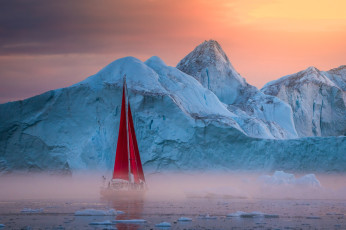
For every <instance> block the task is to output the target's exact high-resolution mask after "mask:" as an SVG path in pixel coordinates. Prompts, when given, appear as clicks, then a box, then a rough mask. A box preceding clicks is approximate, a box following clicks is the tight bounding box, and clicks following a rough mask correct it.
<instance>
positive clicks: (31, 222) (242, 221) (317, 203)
mask: <svg viewBox="0 0 346 230" xmlns="http://www.w3.org/2000/svg"><path fill="white" fill-rule="evenodd" d="M23 208H31V209H39V208H43V213H30V214H24V213H21V210H22V209H23ZM90 208H93V209H110V208H114V209H116V210H121V211H124V212H125V214H120V215H117V216H115V217H111V216H74V212H75V211H77V210H82V209H90ZM236 211H245V212H252V211H260V212H263V213H268V214H277V215H279V217H278V218H256V217H255V218H240V217H231V218H230V217H226V215H227V214H229V213H234V212H236ZM207 213H208V214H210V215H212V216H216V217H217V218H216V219H209V220H207V219H201V218H200V216H199V215H205V214H207ZM345 215H346V201H345V200H306V199H305V200H259V199H206V198H192V199H191V198H190V199H180V200H165V201H162V200H161V201H157V200H150V199H142V200H122V201H101V200H64V201H62V200H56V201H48V200H22V201H3V202H0V223H1V224H4V225H5V227H4V228H2V229H115V228H117V229H160V228H158V227H155V225H156V224H158V223H161V222H163V221H165V222H170V223H171V224H172V227H171V229H346V217H345ZM182 216H184V217H190V218H192V221H191V222H184V223H182V222H178V221H177V219H178V218H180V217H182ZM114 219H145V220H147V222H146V223H144V224H114V225H110V226H107V225H99V226H92V225H89V223H91V222H100V221H105V220H114Z"/></svg>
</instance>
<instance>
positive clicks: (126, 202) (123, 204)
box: [103, 196, 145, 230]
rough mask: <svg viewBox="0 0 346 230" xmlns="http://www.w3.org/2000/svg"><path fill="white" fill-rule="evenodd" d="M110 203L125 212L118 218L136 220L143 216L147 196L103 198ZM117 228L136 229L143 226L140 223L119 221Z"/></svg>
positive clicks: (120, 229)
mask: <svg viewBox="0 0 346 230" xmlns="http://www.w3.org/2000/svg"><path fill="white" fill-rule="evenodd" d="M103 200H104V201H106V202H107V203H108V205H109V207H112V208H114V209H115V210H117V211H123V212H124V214H120V215H117V216H116V217H115V219H116V220H135V219H137V220H138V219H144V218H143V207H144V202H145V196H130V197H128V196H122V197H118V198H112V199H110V198H107V199H105V198H103ZM116 228H117V229H119V230H136V229H139V228H143V224H140V223H117V224H116Z"/></svg>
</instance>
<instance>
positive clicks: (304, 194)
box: [0, 172, 346, 201]
mask: <svg viewBox="0 0 346 230" xmlns="http://www.w3.org/2000/svg"><path fill="white" fill-rule="evenodd" d="M265 175H270V176H265ZM272 175H273V173H245V172H190V173H188V172H185V173H172V172H170V173H157V174H150V175H146V181H147V184H148V188H149V189H148V191H147V194H146V198H147V199H148V200H151V199H153V200H157V199H159V200H160V199H162V200H164V199H168V198H169V199H184V198H235V199H239V198H240V199H245V198H246V199H342V200H346V174H315V177H313V179H312V180H311V178H308V180H302V181H301V180H299V178H302V177H303V176H304V175H302V174H295V175H294V176H295V178H293V180H290V181H287V180H285V178H281V177H280V178H279V180H278V179H276V180H273V177H272ZM285 175H286V174H284V176H285ZM287 175H289V174H287ZM287 175H286V176H287ZM106 177H107V180H108V179H109V178H110V175H109V176H108V175H106ZM101 178H102V174H101V173H100V172H94V173H90V172H88V173H87V172H77V173H74V174H73V175H72V176H57V175H47V174H44V173H41V174H10V175H3V176H1V177H0V200H2V201H4V200H21V199H52V200H55V199H98V198H99V197H100V195H99V190H100V186H102V179H101ZM291 179H292V178H291ZM318 183H319V184H318Z"/></svg>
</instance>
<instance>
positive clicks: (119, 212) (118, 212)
mask: <svg viewBox="0 0 346 230" xmlns="http://www.w3.org/2000/svg"><path fill="white" fill-rule="evenodd" d="M117 214H118V215H120V214H125V212H123V211H118V210H117Z"/></svg>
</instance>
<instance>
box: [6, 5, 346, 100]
mask: <svg viewBox="0 0 346 230" xmlns="http://www.w3.org/2000/svg"><path fill="white" fill-rule="evenodd" d="M345 9H346V1H344V0H290V1H286V0H213V1H210V0H74V1H69V0H59V1H53V0H30V1H28V0H2V1H1V2H0V103H5V102H8V101H13V100H20V99H24V98H27V97H31V96H34V95H37V94H40V93H43V92H45V91H48V90H51V89H56V88H61V87H66V86H69V85H72V84H74V83H77V82H79V81H81V80H83V79H85V78H87V77H88V76H90V75H93V74H95V73H97V72H98V71H99V70H100V69H102V68H103V67H104V66H106V65H107V64H109V63H110V62H112V61H114V60H116V59H118V58H121V57H125V56H134V57H137V58H139V59H140V60H142V61H145V60H146V59H148V58H150V57H151V56H154V55H156V56H159V57H161V58H162V59H163V60H164V61H165V62H166V64H168V65H170V66H176V65H177V63H178V62H179V61H180V60H181V59H182V58H183V57H184V56H186V55H187V54H188V53H189V52H191V51H192V50H193V49H194V48H195V47H196V46H197V45H199V44H200V43H202V42H203V41H204V40H209V39H214V40H217V41H218V42H219V43H220V45H221V46H222V48H223V50H224V51H225V53H226V54H227V55H228V57H229V59H230V61H231V62H232V65H233V66H234V67H235V68H236V70H237V71H238V72H239V73H240V74H241V75H242V77H244V78H245V79H246V81H247V82H248V83H250V84H252V85H254V86H256V87H258V88H261V87H262V86H263V85H264V84H265V83H267V82H268V81H271V80H274V79H277V78H280V77H282V76H285V75H288V74H292V73H295V72H298V71H300V70H303V69H306V68H307V67H309V66H315V67H317V68H318V69H320V70H329V69H332V68H335V67H338V66H340V65H345V64H346V62H345V60H346V42H345V41H346V14H345V12H344V10H345Z"/></svg>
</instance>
